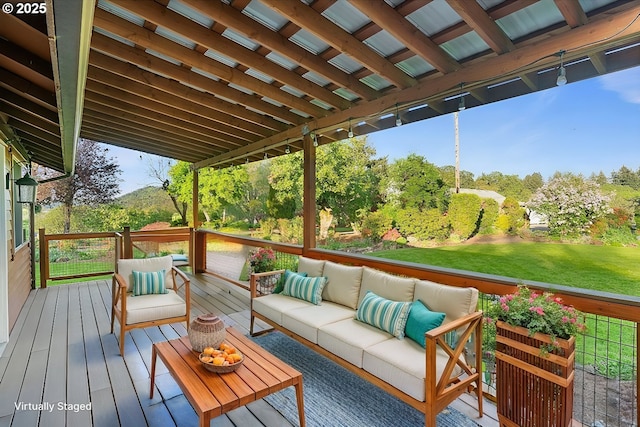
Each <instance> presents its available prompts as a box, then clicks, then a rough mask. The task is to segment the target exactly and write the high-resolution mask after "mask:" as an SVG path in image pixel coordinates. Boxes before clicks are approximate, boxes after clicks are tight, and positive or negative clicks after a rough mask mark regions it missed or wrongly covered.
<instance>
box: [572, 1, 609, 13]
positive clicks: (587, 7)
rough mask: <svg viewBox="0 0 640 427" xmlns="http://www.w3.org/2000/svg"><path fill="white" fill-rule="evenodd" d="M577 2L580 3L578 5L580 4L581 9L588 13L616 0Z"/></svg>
mask: <svg viewBox="0 0 640 427" xmlns="http://www.w3.org/2000/svg"><path fill="white" fill-rule="evenodd" d="M578 2H579V3H580V6H582V10H584V11H585V13H589V12H591V11H592V10H595V9H599V8H601V7H603V6H606V5H608V4H611V3H615V2H616V0H578Z"/></svg>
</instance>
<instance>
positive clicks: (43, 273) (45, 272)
mask: <svg viewBox="0 0 640 427" xmlns="http://www.w3.org/2000/svg"><path fill="white" fill-rule="evenodd" d="M38 234H39V240H40V287H41V288H46V287H47V280H48V279H49V241H48V240H47V235H46V233H45V230H44V228H41V229H39V230H38Z"/></svg>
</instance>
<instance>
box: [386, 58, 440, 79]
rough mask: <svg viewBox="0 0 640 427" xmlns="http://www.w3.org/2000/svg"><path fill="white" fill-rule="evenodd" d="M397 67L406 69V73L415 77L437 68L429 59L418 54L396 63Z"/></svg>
mask: <svg viewBox="0 0 640 427" xmlns="http://www.w3.org/2000/svg"><path fill="white" fill-rule="evenodd" d="M396 67H398V68H400V69H401V70H402V71H404V72H405V73H407V74H409V75H410V76H411V77H414V78H415V77H418V76H421V75H423V74H425V73H428V72H429V71H431V70H433V69H435V67H434V66H433V65H431V64H429V63H428V62H427V61H425V60H424V59H422V58H421V57H419V56H418V55H415V56H412V57H411V58H408V59H405V60H404V61H400V62H398V63H397V64H396Z"/></svg>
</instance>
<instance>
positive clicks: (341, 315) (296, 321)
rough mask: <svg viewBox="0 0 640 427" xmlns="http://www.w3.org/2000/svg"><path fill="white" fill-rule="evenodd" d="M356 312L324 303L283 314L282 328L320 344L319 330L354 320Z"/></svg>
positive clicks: (337, 305) (330, 303)
mask: <svg viewBox="0 0 640 427" xmlns="http://www.w3.org/2000/svg"><path fill="white" fill-rule="evenodd" d="M354 315H355V310H352V309H350V308H347V307H345V306H342V305H339V304H335V303H332V302H327V301H322V304H320V305H314V306H312V307H302V308H296V309H293V310H289V311H287V312H285V313H282V326H284V327H285V328H287V329H288V330H290V331H291V332H295V333H296V334H298V335H300V336H301V337H303V338H305V339H308V340H309V341H311V342H312V343H314V344H317V343H318V328H319V327H321V326H324V325H327V324H329V323H334V322H338V321H340V320H345V319H352V318H353V316H354Z"/></svg>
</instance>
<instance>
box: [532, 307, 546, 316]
mask: <svg viewBox="0 0 640 427" xmlns="http://www.w3.org/2000/svg"><path fill="white" fill-rule="evenodd" d="M529 311H535V312H536V313H538V314H539V315H540V316H544V309H543V308H542V307H529Z"/></svg>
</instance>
